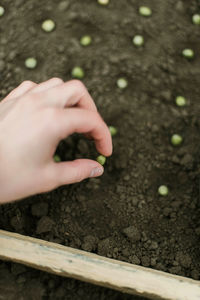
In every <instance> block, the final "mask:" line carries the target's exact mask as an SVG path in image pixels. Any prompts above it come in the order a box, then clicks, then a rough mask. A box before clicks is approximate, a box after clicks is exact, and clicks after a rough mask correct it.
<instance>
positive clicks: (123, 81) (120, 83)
mask: <svg viewBox="0 0 200 300" xmlns="http://www.w3.org/2000/svg"><path fill="white" fill-rule="evenodd" d="M117 86H118V88H120V89H125V88H126V87H127V86H128V81H127V80H126V79H125V78H119V79H118V80H117Z"/></svg>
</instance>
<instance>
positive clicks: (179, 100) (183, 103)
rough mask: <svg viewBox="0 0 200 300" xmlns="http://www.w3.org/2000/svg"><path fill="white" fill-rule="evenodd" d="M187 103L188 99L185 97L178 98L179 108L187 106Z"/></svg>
mask: <svg viewBox="0 0 200 300" xmlns="http://www.w3.org/2000/svg"><path fill="white" fill-rule="evenodd" d="M186 103H187V101H186V99H185V98H184V97H183V96H177V97H176V105H177V106H185V105H186Z"/></svg>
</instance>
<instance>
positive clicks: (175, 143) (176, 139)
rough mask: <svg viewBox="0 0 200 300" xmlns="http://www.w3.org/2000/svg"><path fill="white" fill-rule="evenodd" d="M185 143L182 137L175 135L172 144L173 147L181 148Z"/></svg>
mask: <svg viewBox="0 0 200 300" xmlns="http://www.w3.org/2000/svg"><path fill="white" fill-rule="evenodd" d="M182 141H183V138H182V136H180V135H179V134H173V135H172V137H171V143H172V145H173V146H179V145H180V144H181V143H182Z"/></svg>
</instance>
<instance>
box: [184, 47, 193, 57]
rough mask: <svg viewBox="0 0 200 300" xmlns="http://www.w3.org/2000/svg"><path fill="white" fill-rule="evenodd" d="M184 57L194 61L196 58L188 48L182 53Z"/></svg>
mask: <svg viewBox="0 0 200 300" xmlns="http://www.w3.org/2000/svg"><path fill="white" fill-rule="evenodd" d="M182 55H183V56H184V57H186V58H188V59H192V58H193V57H194V51H193V50H192V49H189V48H187V49H184V50H183V51H182Z"/></svg>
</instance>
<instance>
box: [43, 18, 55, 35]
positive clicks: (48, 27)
mask: <svg viewBox="0 0 200 300" xmlns="http://www.w3.org/2000/svg"><path fill="white" fill-rule="evenodd" d="M55 26H56V24H55V22H54V21H53V20H50V19H48V20H45V21H44V22H43V23H42V29H43V30H44V31H46V32H51V31H53V30H54V28H55Z"/></svg>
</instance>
